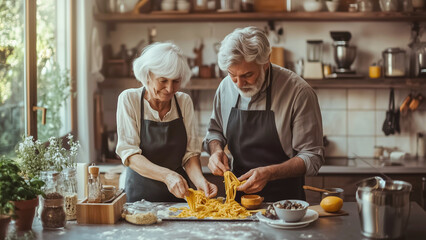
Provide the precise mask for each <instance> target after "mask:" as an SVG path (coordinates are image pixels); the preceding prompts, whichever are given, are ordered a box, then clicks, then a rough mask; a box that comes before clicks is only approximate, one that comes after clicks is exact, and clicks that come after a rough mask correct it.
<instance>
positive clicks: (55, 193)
mask: <svg viewBox="0 0 426 240" xmlns="http://www.w3.org/2000/svg"><path fill="white" fill-rule="evenodd" d="M41 179H42V180H43V181H44V182H45V186H44V188H43V191H44V193H45V194H46V196H45V197H44V198H42V204H41V206H42V209H41V214H40V216H41V223H42V225H43V228H46V229H58V228H63V227H65V224H66V222H67V219H66V215H65V209H64V197H63V189H64V188H63V182H62V178H61V175H60V174H59V173H58V172H56V171H47V172H42V173H41Z"/></svg>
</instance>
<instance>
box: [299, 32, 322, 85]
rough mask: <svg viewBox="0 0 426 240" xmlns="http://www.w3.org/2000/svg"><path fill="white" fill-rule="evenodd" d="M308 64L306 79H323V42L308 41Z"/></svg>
mask: <svg viewBox="0 0 426 240" xmlns="http://www.w3.org/2000/svg"><path fill="white" fill-rule="evenodd" d="M306 43H307V46H306V47H307V48H306V63H305V66H304V71H303V77H304V78H305V79H323V70H322V40H307V41H306Z"/></svg>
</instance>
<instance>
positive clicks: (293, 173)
mask: <svg viewBox="0 0 426 240" xmlns="http://www.w3.org/2000/svg"><path fill="white" fill-rule="evenodd" d="M266 168H267V169H268V172H269V176H270V177H269V181H272V180H278V179H284V178H292V177H300V176H303V175H305V173H306V166H305V162H304V161H303V159H301V158H299V157H293V158H291V159H289V160H287V161H285V162H283V163H280V164H274V165H270V166H266Z"/></svg>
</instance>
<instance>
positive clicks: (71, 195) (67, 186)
mask: <svg viewBox="0 0 426 240" xmlns="http://www.w3.org/2000/svg"><path fill="white" fill-rule="evenodd" d="M62 174H63V179H64V200H65V213H66V215H67V220H75V219H77V201H78V197H77V178H76V170H75V169H74V168H67V169H65V170H64V171H63V172H62Z"/></svg>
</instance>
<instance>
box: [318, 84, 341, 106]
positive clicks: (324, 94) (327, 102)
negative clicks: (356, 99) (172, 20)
mask: <svg viewBox="0 0 426 240" xmlns="http://www.w3.org/2000/svg"><path fill="white" fill-rule="evenodd" d="M316 92H317V96H318V101H319V104H320V107H321V109H346V104H347V100H346V90H345V89H317V90H316Z"/></svg>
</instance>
